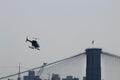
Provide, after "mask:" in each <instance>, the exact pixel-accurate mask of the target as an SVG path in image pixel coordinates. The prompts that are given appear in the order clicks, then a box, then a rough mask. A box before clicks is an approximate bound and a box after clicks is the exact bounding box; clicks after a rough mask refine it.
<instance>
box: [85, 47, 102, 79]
mask: <svg viewBox="0 0 120 80" xmlns="http://www.w3.org/2000/svg"><path fill="white" fill-rule="evenodd" d="M86 57H87V60H86V61H87V62H86V64H87V68H86V80H101V49H99V48H90V49H86Z"/></svg>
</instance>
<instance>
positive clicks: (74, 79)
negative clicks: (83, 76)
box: [62, 76, 79, 80]
mask: <svg viewBox="0 0 120 80" xmlns="http://www.w3.org/2000/svg"><path fill="white" fill-rule="evenodd" d="M62 80H79V78H73V76H66V78H63V79H62Z"/></svg>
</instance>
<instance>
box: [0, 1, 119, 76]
mask: <svg viewBox="0 0 120 80" xmlns="http://www.w3.org/2000/svg"><path fill="white" fill-rule="evenodd" d="M119 3H120V1H119V0H0V41H1V42H0V70H1V71H0V75H2V74H3V73H10V72H12V71H13V70H10V69H8V68H10V67H15V66H18V64H19V63H21V65H22V66H24V67H23V69H26V68H27V69H29V68H33V67H36V66H40V65H42V63H43V62H48V63H49V62H53V61H56V60H60V59H63V58H66V57H69V56H72V55H75V54H78V53H81V52H84V50H85V49H86V48H88V47H91V41H92V40H95V45H94V46H93V47H95V46H96V47H100V48H103V50H104V51H107V52H110V53H113V54H117V55H120V38H119V34H120V27H119V26H120V22H119V21H120V4H119ZM26 36H29V37H36V38H39V41H40V45H41V47H40V49H41V50H40V51H37V50H32V49H30V48H28V45H29V43H25V39H26Z"/></svg>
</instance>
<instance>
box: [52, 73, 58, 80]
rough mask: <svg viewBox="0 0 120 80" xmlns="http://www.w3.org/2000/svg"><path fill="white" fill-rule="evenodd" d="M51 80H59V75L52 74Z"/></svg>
mask: <svg viewBox="0 0 120 80" xmlns="http://www.w3.org/2000/svg"><path fill="white" fill-rule="evenodd" d="M51 80H60V76H59V74H52V78H51Z"/></svg>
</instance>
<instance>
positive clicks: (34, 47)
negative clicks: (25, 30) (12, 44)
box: [26, 36, 40, 50]
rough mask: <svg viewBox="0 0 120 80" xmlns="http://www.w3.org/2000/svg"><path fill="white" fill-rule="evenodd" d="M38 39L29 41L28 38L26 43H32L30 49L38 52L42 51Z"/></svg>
mask: <svg viewBox="0 0 120 80" xmlns="http://www.w3.org/2000/svg"><path fill="white" fill-rule="evenodd" d="M36 39H37V38H35V40H34V39H33V40H30V39H28V36H27V37H26V42H30V43H31V46H29V48H31V49H37V50H40V45H39V43H38V41H37V40H36Z"/></svg>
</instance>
